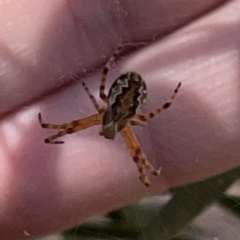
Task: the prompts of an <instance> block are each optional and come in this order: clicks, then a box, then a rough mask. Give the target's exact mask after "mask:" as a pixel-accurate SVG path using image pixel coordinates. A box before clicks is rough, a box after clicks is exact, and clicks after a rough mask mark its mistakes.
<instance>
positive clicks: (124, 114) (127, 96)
mask: <svg viewBox="0 0 240 240" xmlns="http://www.w3.org/2000/svg"><path fill="white" fill-rule="evenodd" d="M120 51H121V47H118V49H117V50H116V51H115V52H114V54H113V55H112V56H111V57H110V59H109V60H108V62H107V63H106V65H105V67H104V68H103V72H102V80H101V84H100V98H101V99H102V100H103V101H104V102H105V103H106V104H107V105H106V106H104V107H100V105H99V104H98V102H97V101H96V99H95V97H94V96H93V95H92V94H91V92H90V91H89V89H88V87H87V86H86V84H85V83H84V82H82V85H83V87H84V89H85V90H86V92H87V94H88V96H89V98H90V99H91V101H92V103H93V104H94V106H95V108H96V110H97V112H98V113H95V114H92V115H90V116H88V117H85V118H81V119H77V120H75V121H72V122H69V123H64V124H50V123H44V122H43V120H42V116H41V114H40V113H39V114H38V119H39V123H40V125H41V127H42V128H50V129H59V131H58V132H57V133H56V134H54V135H52V136H50V137H48V138H46V139H45V143H53V144H62V143H64V142H63V141H56V140H55V139H57V138H59V137H62V136H64V135H66V134H71V133H74V132H78V131H81V130H83V129H87V128H89V127H92V126H94V125H100V124H101V125H102V127H101V130H100V133H99V134H100V135H102V136H104V137H105V138H107V139H112V140H113V139H114V138H115V136H116V134H117V132H120V133H121V135H122V137H123V139H124V140H125V142H126V145H127V148H128V149H129V152H130V155H131V156H132V158H133V161H134V162H135V163H136V165H137V167H138V171H139V173H140V177H139V179H140V180H141V182H142V183H143V184H144V185H145V186H146V187H148V186H150V181H149V179H148V176H147V175H146V172H145V169H147V170H148V171H150V172H151V173H152V174H153V175H156V176H157V175H159V174H160V171H161V168H159V169H155V168H154V167H153V166H152V164H151V163H150V162H149V161H148V160H147V157H146V155H145V154H144V152H143V150H142V148H141V146H140V144H139V142H138V140H137V138H136V136H135V134H134V132H133V129H132V127H131V125H144V123H145V122H146V121H148V120H150V119H152V118H153V117H154V116H156V115H157V114H158V113H160V112H162V111H163V110H165V109H167V108H169V107H170V105H171V103H172V101H173V99H174V98H175V96H176V94H177V93H178V90H179V88H180V86H181V83H179V84H178V85H177V87H176V89H175V90H174V93H173V94H172V96H171V98H170V99H169V101H167V102H166V103H164V104H163V105H162V106H161V107H159V108H157V109H156V110H154V111H152V112H150V113H148V114H140V111H141V109H142V107H143V105H144V104H145V102H146V97H147V88H146V83H145V81H144V80H143V79H142V77H141V76H140V75H139V74H138V73H136V72H127V73H125V74H122V75H121V76H120V77H118V78H117V79H116V80H115V82H114V83H113V84H112V86H111V88H110V90H109V93H108V95H106V94H105V84H106V79H107V74H108V72H109V70H110V68H111V66H112V64H113V63H114V62H115V59H116V57H117V56H118V54H119V53H120Z"/></svg>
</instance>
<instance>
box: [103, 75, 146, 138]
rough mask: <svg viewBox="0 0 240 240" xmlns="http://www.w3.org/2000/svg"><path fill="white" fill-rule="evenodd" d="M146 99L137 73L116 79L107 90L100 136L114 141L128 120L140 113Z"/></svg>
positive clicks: (143, 85) (144, 85)
mask: <svg viewBox="0 0 240 240" xmlns="http://www.w3.org/2000/svg"><path fill="white" fill-rule="evenodd" d="M146 97H147V87H146V84H145V82H144V80H143V79H142V77H141V76H140V75H139V74H138V73H135V72H127V73H125V74H122V75H121V76H120V77H119V78H117V79H116V80H115V82H114V83H113V85H112V86H111V88H110V90H109V94H108V101H107V110H106V112H105V113H104V115H103V122H102V131H101V132H100V135H103V136H104V137H106V138H108V139H114V138H115V136H116V133H117V132H120V131H121V130H122V129H123V128H124V127H125V125H126V124H127V122H128V120H129V119H131V118H132V117H134V116H135V115H136V114H137V113H139V112H140V110H141V108H142V106H143V105H144V103H145V102H146Z"/></svg>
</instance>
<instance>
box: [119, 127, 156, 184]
mask: <svg viewBox="0 0 240 240" xmlns="http://www.w3.org/2000/svg"><path fill="white" fill-rule="evenodd" d="M121 134H122V136H123V138H124V140H125V142H126V145H127V147H128V149H129V151H130V154H131V156H132V158H133V160H134V162H135V163H136V165H137V167H138V171H139V173H140V177H139V179H140V180H141V181H142V183H143V184H144V185H145V186H146V187H149V186H150V181H149V179H148V177H147V175H146V172H145V169H144V167H146V168H147V169H148V170H149V171H150V172H151V173H152V174H153V175H159V174H160V171H159V170H157V169H155V168H154V167H153V166H152V165H151V164H150V163H149V162H148V160H147V158H146V156H145V154H144V153H143V151H142V149H141V147H140V144H139V142H138V140H137V138H136V136H135V134H134V132H133V130H132V128H131V126H130V125H128V124H127V125H126V127H125V128H124V129H122V130H121Z"/></svg>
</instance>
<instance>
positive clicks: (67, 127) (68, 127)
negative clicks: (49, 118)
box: [38, 113, 102, 144]
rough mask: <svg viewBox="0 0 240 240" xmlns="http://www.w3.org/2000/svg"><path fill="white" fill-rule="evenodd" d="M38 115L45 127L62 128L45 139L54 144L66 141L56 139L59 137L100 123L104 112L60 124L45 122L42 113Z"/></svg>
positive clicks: (46, 141)
mask: <svg viewBox="0 0 240 240" xmlns="http://www.w3.org/2000/svg"><path fill="white" fill-rule="evenodd" d="M38 117H39V122H40V124H41V126H42V127H43V128H52V129H62V130H61V131H59V132H57V133H56V134H54V135H52V136H50V137H48V138H46V139H45V143H53V144H62V143H64V142H63V141H55V139H57V138H59V137H62V136H64V135H66V134H71V133H74V132H78V131H81V130H84V129H87V128H89V127H91V126H94V125H99V124H101V123H102V113H96V114H93V115H90V116H88V117H85V118H82V119H78V120H75V121H72V122H70V123H64V124H60V125H57V124H49V123H43V122H42V118H41V114H39V115H38Z"/></svg>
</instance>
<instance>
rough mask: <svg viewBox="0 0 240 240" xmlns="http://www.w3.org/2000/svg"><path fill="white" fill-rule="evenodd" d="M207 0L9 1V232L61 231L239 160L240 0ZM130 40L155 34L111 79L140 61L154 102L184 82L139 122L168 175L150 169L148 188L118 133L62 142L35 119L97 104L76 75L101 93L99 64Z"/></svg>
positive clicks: (4, 126)
mask: <svg viewBox="0 0 240 240" xmlns="http://www.w3.org/2000/svg"><path fill="white" fill-rule="evenodd" d="M198 2H199V3H198ZM198 2H197V1H194V3H193V2H192V1H189V4H186V1H180V2H179V0H177V1H171V5H170V4H168V3H167V1H165V0H162V1H152V2H151V4H149V2H146V1H138V4H136V2H134V3H132V1H126V2H124V3H122V2H120V3H119V2H118V3H111V4H110V2H108V1H102V2H101V1H96V2H95V4H94V5H91V4H90V3H80V2H79V3H77V1H76V2H74V3H71V5H70V3H68V2H66V1H49V2H47V3H46V2H44V3H43V2H42V1H34V2H33V1H27V0H25V1H15V2H11V4H9V3H8V4H5V5H1V8H0V11H2V14H1V15H2V16H3V17H2V18H1V29H2V30H1V34H2V35H1V44H2V48H1V51H2V53H1V66H2V68H1V69H2V71H1V78H0V79H1V86H2V87H1V89H0V91H1V92H0V96H1V101H0V104H1V105H0V109H1V118H2V119H1V120H2V122H1V130H2V134H1V136H2V138H1V139H2V140H1V161H0V162H1V165H0V176H1V178H0V184H1V185H0V191H1V194H0V196H1V197H0V206H1V215H0V216H1V218H0V223H1V224H0V229H1V239H17V238H20V237H21V238H22V237H24V236H26V238H27V237H28V236H29V235H30V236H33V237H34V236H39V235H45V234H48V233H50V232H57V231H62V230H64V229H66V228H69V227H72V226H74V225H77V224H80V223H82V222H84V221H85V220H86V219H87V218H88V217H91V216H94V215H96V214H101V213H105V212H107V211H109V210H112V209H114V208H117V207H120V206H124V205H126V204H129V203H133V202H135V201H137V200H139V199H141V198H143V197H145V196H148V195H149V194H157V193H160V192H162V191H163V190H166V189H168V188H171V187H175V186H179V185H184V184H187V183H189V182H194V181H197V180H200V179H204V178H207V177H209V176H212V175H215V174H218V173H221V172H223V171H226V170H228V169H230V168H233V167H235V166H237V165H239V154H240V150H239V149H240V148H239V140H240V139H239V138H240V137H239V136H240V134H239V127H238V122H239V116H238V115H239V114H238V113H239V109H238V108H239V89H238V85H239V84H238V82H239V79H238V77H239V76H238V71H239V70H238V48H239V41H238V38H239V37H238V36H239V19H238V18H239V14H238V7H239V4H240V3H239V2H240V1H239V0H235V1H231V2H229V3H227V4H225V5H224V6H221V7H219V8H218V9H216V10H215V11H212V12H208V10H209V9H214V8H217V6H218V3H219V2H222V1H216V0H215V1H209V0H208V1H203V0H201V1H198ZM183 3H184V4H183ZM207 12H208V13H207ZM204 13H206V14H204ZM200 15H201V16H202V17H201V18H199V19H197V20H194V21H193V19H196V18H197V16H200ZM183 23H185V24H187V23H188V24H187V26H185V27H182V28H181V29H180V26H182V24H183ZM178 28H179V30H178V31H174V33H173V34H171V35H169V36H167V37H165V38H162V39H159V40H154V37H158V36H164V35H165V33H166V32H169V31H170V32H171V31H173V30H174V29H176V30H177V29H178ZM151 40H154V42H151ZM123 42H124V43H130V44H129V45H132V46H133V47H134V46H136V45H138V44H139V42H140V43H141V42H146V43H147V44H146V45H145V47H144V48H141V49H139V50H138V51H136V52H132V55H129V56H122V57H120V58H119V59H118V61H117V65H116V67H115V69H114V70H113V71H111V73H110V75H109V77H108V79H109V82H108V86H109V83H111V82H112V81H113V78H116V77H117V76H118V75H120V74H121V73H123V72H125V71H128V70H134V71H137V72H138V73H139V74H141V75H142V76H143V77H144V79H145V80H146V82H147V85H148V101H147V104H146V106H145V107H144V109H143V111H144V112H146V113H147V112H149V111H151V110H153V109H154V108H156V107H158V106H160V105H161V104H162V103H164V102H165V100H166V99H167V98H168V97H169V96H170V95H171V93H172V91H173V90H174V88H175V87H176V85H177V83H178V82H180V81H181V82H182V87H181V89H180V91H179V94H178V95H177V97H176V99H175V100H174V103H173V105H172V106H171V108H170V109H169V110H167V111H164V112H163V113H162V114H161V115H159V116H157V117H156V118H155V119H152V120H151V121H150V122H148V124H147V125H146V126H143V127H135V128H134V129H135V132H136V135H137V137H138V139H139V141H140V143H141V145H142V147H143V149H144V151H145V153H146V155H147V157H148V160H149V161H150V162H151V163H152V164H153V165H154V166H155V167H162V173H161V175H160V176H159V177H155V176H151V175H149V177H150V180H151V182H152V186H151V187H150V188H146V187H144V186H143V185H142V183H141V182H140V181H139V180H138V171H137V168H136V165H135V164H134V162H133V161H132V159H131V157H130V155H129V152H128V150H127V148H126V146H125V144H124V142H123V140H122V138H121V136H120V134H119V136H118V137H117V139H116V140H114V141H108V140H106V139H104V138H103V137H101V136H99V134H98V132H99V128H98V127H94V128H91V129H88V130H86V131H82V132H79V133H76V134H74V135H69V136H65V137H64V141H65V144H63V145H46V144H44V142H43V141H44V138H46V137H48V136H49V135H51V134H52V133H53V132H54V131H51V130H44V129H42V128H41V127H40V126H39V124H38V121H37V114H38V113H39V112H41V113H42V115H43V118H44V120H45V121H47V122H51V123H62V122H67V121H71V120H73V119H76V118H81V117H85V116H87V115H89V114H92V113H94V112H95V109H94V107H93V105H92V103H91V102H90V100H89V99H88V96H87V94H86V93H85V91H84V89H83V87H82V86H81V82H80V81H73V80H72V79H73V77H74V76H77V75H80V76H81V78H83V77H84V76H85V77H84V80H85V81H86V83H87V84H88V87H89V88H90V90H91V91H92V92H93V93H94V95H95V96H98V87H99V84H100V78H101V68H102V67H103V65H104V63H105V62H106V61H107V59H108V57H109V56H110V55H111V54H112V52H113V51H114V49H115V47H116V46H117V45H119V44H121V43H123ZM70 82H71V83H72V85H71V86H67V85H65V86H64V87H62V88H61V89H60V91H58V90H59V86H61V85H63V83H70ZM47 93H48V94H47ZM46 95H47V97H44V96H46Z"/></svg>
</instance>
